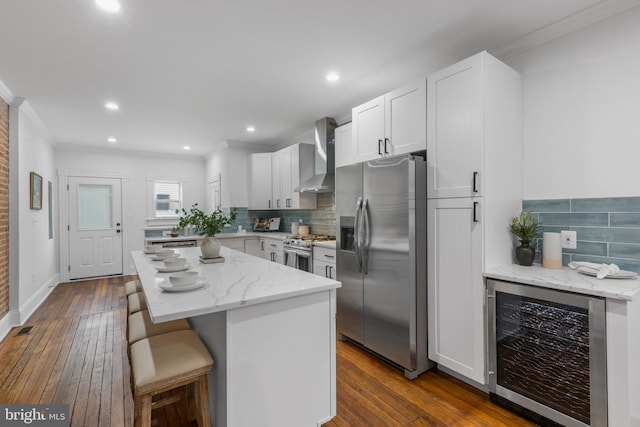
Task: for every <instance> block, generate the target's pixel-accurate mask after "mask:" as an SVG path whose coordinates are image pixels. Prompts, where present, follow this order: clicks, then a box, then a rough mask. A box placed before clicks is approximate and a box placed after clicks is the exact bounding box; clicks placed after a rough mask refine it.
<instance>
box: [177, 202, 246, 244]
mask: <svg viewBox="0 0 640 427" xmlns="http://www.w3.org/2000/svg"><path fill="white" fill-rule="evenodd" d="M176 213H178V214H180V220H179V221H178V226H177V228H178V229H179V230H183V229H184V228H185V227H186V226H187V225H192V226H193V228H194V229H195V230H196V231H197V232H199V233H201V234H204V235H206V236H209V237H213V236H215V235H216V234H218V233H219V232H220V230H222V227H224V226H225V225H227V224H231V223H232V222H233V221H235V220H236V216H237V215H238V210H237V209H236V208H233V209H232V210H231V212H230V213H229V215H228V216H227V215H226V214H225V213H224V212H223V211H222V210H221V209H220V208H217V209H216V210H215V211H213V212H211V214H209V215H207V214H205V213H204V212H202V211H201V210H200V209H199V208H198V204H197V203H195V204H193V205H192V206H191V209H189V211H186V210H185V209H184V208H182V209H176Z"/></svg>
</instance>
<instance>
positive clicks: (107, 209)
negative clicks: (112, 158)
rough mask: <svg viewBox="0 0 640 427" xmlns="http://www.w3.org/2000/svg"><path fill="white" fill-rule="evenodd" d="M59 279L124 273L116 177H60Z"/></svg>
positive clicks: (119, 188) (119, 183) (120, 185)
mask: <svg viewBox="0 0 640 427" xmlns="http://www.w3.org/2000/svg"><path fill="white" fill-rule="evenodd" d="M59 181H60V195H61V199H62V200H61V203H60V206H61V214H60V229H61V233H60V248H61V251H60V273H61V274H60V275H61V279H63V280H79V279H87V278H91V277H102V276H113V275H121V274H123V273H124V271H123V264H124V262H123V261H124V256H123V254H124V253H125V244H124V230H123V224H122V219H123V205H122V200H123V197H122V195H123V194H122V193H123V183H122V179H121V178H119V177H98V176H66V177H63V176H60V180H59Z"/></svg>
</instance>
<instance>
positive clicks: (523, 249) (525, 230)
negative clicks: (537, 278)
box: [509, 212, 540, 266]
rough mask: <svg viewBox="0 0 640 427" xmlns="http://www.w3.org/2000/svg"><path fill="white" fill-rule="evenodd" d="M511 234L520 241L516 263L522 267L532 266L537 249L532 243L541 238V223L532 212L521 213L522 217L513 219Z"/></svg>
mask: <svg viewBox="0 0 640 427" xmlns="http://www.w3.org/2000/svg"><path fill="white" fill-rule="evenodd" d="M509 232H511V233H512V234H513V235H514V236H516V237H517V238H518V239H519V240H520V246H518V247H517V248H516V261H517V262H518V264H520V265H525V266H531V264H533V258H534V257H535V256H536V249H535V248H534V247H532V246H531V245H530V243H531V240H533V239H535V238H537V237H539V236H540V223H539V222H538V220H537V219H536V218H535V217H534V216H533V215H531V212H520V215H518V216H516V217H513V218H511V222H510V223H509Z"/></svg>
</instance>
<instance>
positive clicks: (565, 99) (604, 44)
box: [505, 8, 640, 199]
mask: <svg viewBox="0 0 640 427" xmlns="http://www.w3.org/2000/svg"><path fill="white" fill-rule="evenodd" d="M639 41H640V8H636V9H632V10H631V11H628V12H625V13H623V14H621V15H618V16H616V17H613V18H610V19H608V20H605V21H602V22H600V23H597V24H595V25H592V26H590V27H587V28H585V29H583V30H580V31H577V32H574V33H571V34H569V35H567V36H564V37H562V38H560V39H557V40H555V41H552V42H549V43H547V44H544V45H542V46H539V47H537V48H535V49H532V50H530V51H527V52H525V53H523V54H521V55H518V56H514V57H511V58H509V59H508V60H506V61H505V62H507V63H508V64H509V65H511V66H512V67H513V68H515V69H516V70H518V71H519V72H520V73H521V74H522V82H523V118H524V122H523V127H524V129H523V132H524V135H523V142H524V150H523V161H522V168H523V198H524V199H547V198H549V199H553V198H569V197H572V198H576V197H608V196H610V197H615V196H620V197H622V196H638V195H639V194H640V168H638V160H639V159H640V78H638V75H639V74H640V54H639V52H640V51H639V48H640V43H639Z"/></svg>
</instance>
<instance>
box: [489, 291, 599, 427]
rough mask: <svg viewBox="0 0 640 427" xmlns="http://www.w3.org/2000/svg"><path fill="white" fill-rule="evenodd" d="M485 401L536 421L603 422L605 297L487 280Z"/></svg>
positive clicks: (578, 423)
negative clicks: (487, 390)
mask: <svg viewBox="0 0 640 427" xmlns="http://www.w3.org/2000/svg"><path fill="white" fill-rule="evenodd" d="M487 308H488V323H489V333H488V339H489V366H488V370H489V372H488V374H489V375H488V378H489V391H490V398H491V400H492V401H494V402H496V403H498V404H500V405H501V406H505V407H508V408H509V409H511V410H513V411H514V412H519V413H521V414H522V415H524V416H526V417H528V418H530V419H532V420H533V421H535V422H537V423H538V424H541V425H557V424H554V423H559V424H561V425H563V426H606V425H607V362H606V329H605V327H606V324H605V321H606V319H605V300H604V299H603V298H598V297H593V296H589V295H582V294H576V293H570V292H563V291H556V290H552V289H546V288H540V287H536V286H528V285H522V284H516V283H510V282H503V281H498V280H492V279H488V280H487Z"/></svg>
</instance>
